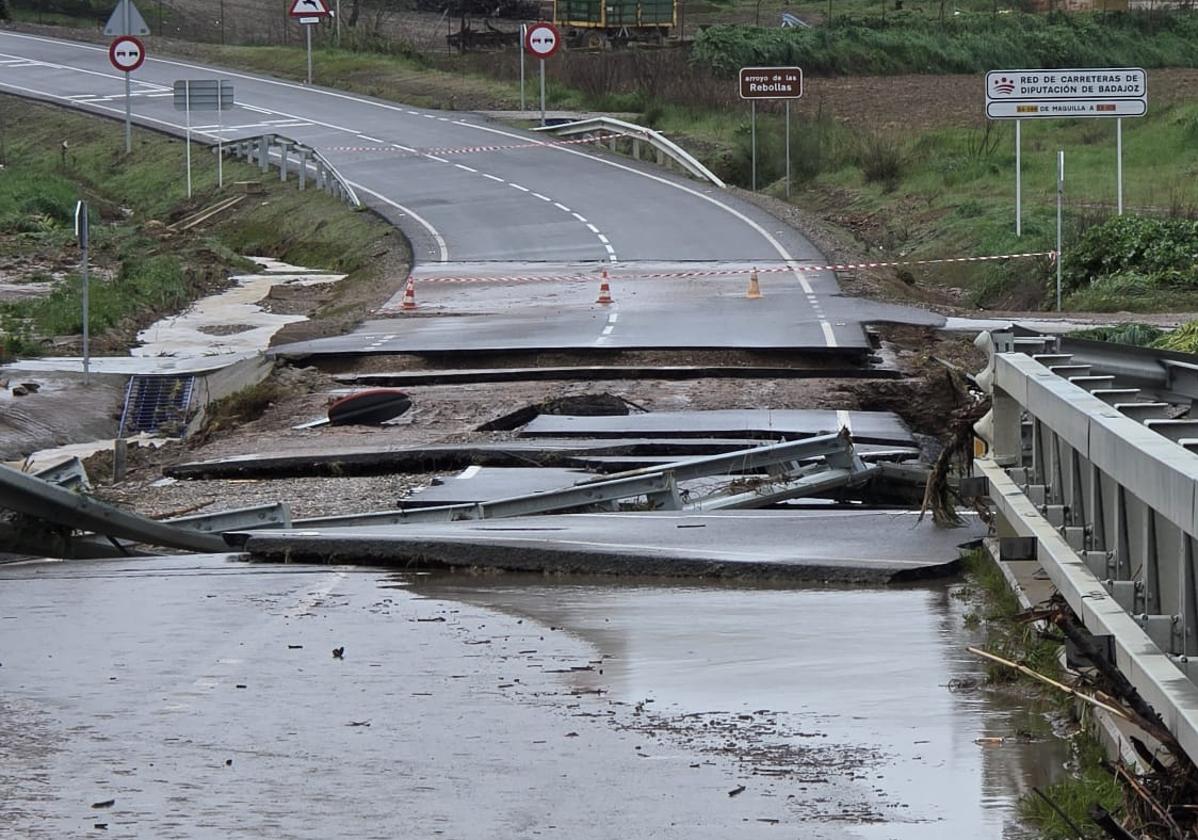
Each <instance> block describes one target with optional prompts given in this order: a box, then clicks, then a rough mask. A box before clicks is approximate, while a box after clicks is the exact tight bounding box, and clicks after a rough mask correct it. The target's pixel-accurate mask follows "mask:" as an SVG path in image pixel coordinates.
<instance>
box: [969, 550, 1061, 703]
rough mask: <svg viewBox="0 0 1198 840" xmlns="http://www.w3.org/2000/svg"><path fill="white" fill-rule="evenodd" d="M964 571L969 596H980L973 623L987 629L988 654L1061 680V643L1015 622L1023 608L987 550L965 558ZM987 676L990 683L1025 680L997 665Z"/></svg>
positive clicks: (988, 666) (987, 671)
mask: <svg viewBox="0 0 1198 840" xmlns="http://www.w3.org/2000/svg"><path fill="white" fill-rule="evenodd" d="M964 567H965V572H966V575H967V577H968V580H969V586H970V590H969V592H970V593H975V594H976V595H977V596H978V597H976V598H974V599H973V600H974V602H975V604H976V610H975V612H974V613H973V618H972V619H971V620H970V623H971V624H974V625H978V624H980V625H982V626H984V627H985V629H986V642H985V648H986V650H988V651H990V652H991V653H996V654H998V655H999V656H1002V657H1004V658H1006V659H1011V660H1013V661H1015V662H1020V663H1022V664H1024V665H1026V666H1027V667H1029V668H1031V669H1032V670H1033V671H1036V672H1038V673H1041V674H1043V675H1045V676H1047V677H1052V678H1054V679H1055V678H1058V677H1059V676H1060V672H1061V664H1060V660H1059V658H1058V654H1059V653H1060V650H1061V645H1060V643H1059V642H1056V641H1054V640H1052V639H1046V638H1044V637H1043V636H1041V635H1040V633H1039V632H1038V631H1037V630H1036V628H1035V627H1034V626H1033V625H1032V624H1028V623H1024V622H1016V621H1015V620H1014V619H1015V617H1016V616H1018V615H1019V613H1021V612H1022V611H1023V607H1022V606H1021V605H1020V603H1019V599H1018V598H1017V597H1016V596H1015V593H1014V592H1013V591H1012V590H1011V587H1010V586H1009V585H1008V583H1007V580H1006V578H1005V577H1003V573H1002V571H1001V570H1000V569H999V568H998V565H997V564H996V563H995V562H994V561H993V560H992V559H991V557H990V555H989V554H988V553H987V552H986V551H985V550H984V549H978V550H976V551H973V552H971V553H970V554H968V555H967V556H966V558H965V563H964ZM967 594H968V593H967ZM986 676H987V678H988V679H989V681H990V682H991V683H1012V682H1015V681H1017V680H1019V679H1023V678H1022V677H1021V676H1020V675H1019V673H1018V672H1017V671H1015V670H1012V669H1010V668H1004V667H1003V666H1001V665H999V664H997V663H989V664H987V666H986Z"/></svg>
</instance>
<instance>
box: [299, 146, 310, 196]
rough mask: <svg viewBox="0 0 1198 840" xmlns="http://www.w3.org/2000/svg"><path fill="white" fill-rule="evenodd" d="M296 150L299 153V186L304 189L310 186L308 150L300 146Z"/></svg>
mask: <svg viewBox="0 0 1198 840" xmlns="http://www.w3.org/2000/svg"><path fill="white" fill-rule="evenodd" d="M296 152H297V153H298V154H299V188H300V190H301V191H303V190H305V189H307V186H308V150H307V149H305V148H304V147H303V146H298V147H297V148H296Z"/></svg>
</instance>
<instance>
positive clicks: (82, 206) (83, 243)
mask: <svg viewBox="0 0 1198 840" xmlns="http://www.w3.org/2000/svg"><path fill="white" fill-rule="evenodd" d="M75 236H76V238H78V240H79V263H80V271H81V273H82V275H83V294H82V298H83V384H84V385H86V384H88V378H89V365H90V360H91V353H90V350H89V347H88V334H89V331H88V325H89V322H90V321H91V317H90V314H89V312H88V308H89V307H88V299H87V297H88V294H87V293H88V288H87V244H88V229H87V202H86V201H77V202H75Z"/></svg>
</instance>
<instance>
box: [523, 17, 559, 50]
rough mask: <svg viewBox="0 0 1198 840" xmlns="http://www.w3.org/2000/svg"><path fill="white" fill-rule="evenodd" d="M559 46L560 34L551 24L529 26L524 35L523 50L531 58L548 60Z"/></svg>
mask: <svg viewBox="0 0 1198 840" xmlns="http://www.w3.org/2000/svg"><path fill="white" fill-rule="evenodd" d="M561 45H562V36H561V33H560V32H558V31H557V27H556V26H554V25H553V24H552V23H544V22H542V23H533V24H529V27H528V29H527V30H526V31H525V33H524V49H525V51H526V52H527V53H528V54H529V55H531V56H532V57H533V58H549V57H550V56H552V55H553V54H554V53H555V52H557V50H558V48H559V47H560V46H561Z"/></svg>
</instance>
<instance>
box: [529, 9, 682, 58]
mask: <svg viewBox="0 0 1198 840" xmlns="http://www.w3.org/2000/svg"><path fill="white" fill-rule="evenodd" d="M677 15H678V2H677V0H554V2H553V22H554V23H555V24H556V25H557V27H558V28H559V29H560V30H561V32H562V36H563V37H564V38H565V40H566V43H567V44H568V45H570V46H574V47H591V48H602V47H607V46H618V45H620V44H626V43H628V42H629V41H655V42H659V43H660V42H661V41H664V40H665V39H666V37H667V36H668V35H669V34H670V29H671V28H672V27H673V26H674V25H675V23H676V22H677Z"/></svg>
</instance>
